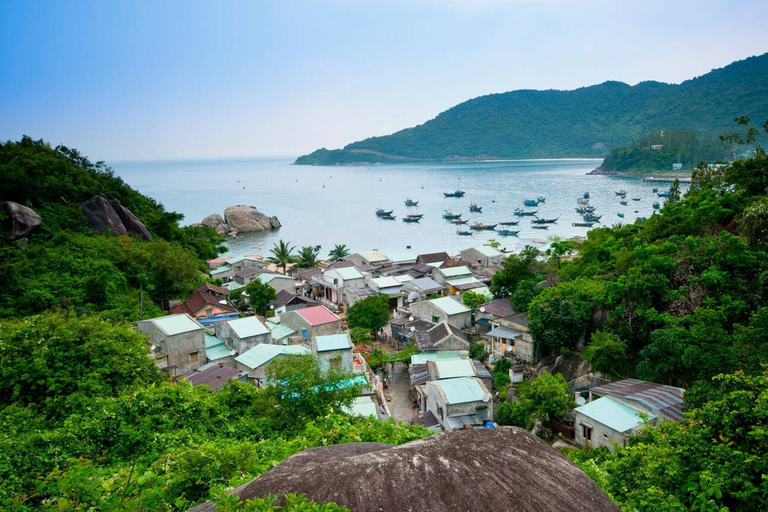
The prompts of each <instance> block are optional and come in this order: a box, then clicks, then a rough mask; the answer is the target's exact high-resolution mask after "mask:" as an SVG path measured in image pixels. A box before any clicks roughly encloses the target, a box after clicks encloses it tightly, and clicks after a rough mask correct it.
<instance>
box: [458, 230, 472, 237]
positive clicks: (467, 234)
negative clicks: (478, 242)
mask: <svg viewBox="0 0 768 512" xmlns="http://www.w3.org/2000/svg"><path fill="white" fill-rule="evenodd" d="M456 234H457V235H461V236H472V232H471V231H456Z"/></svg>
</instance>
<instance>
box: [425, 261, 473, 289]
mask: <svg viewBox="0 0 768 512" xmlns="http://www.w3.org/2000/svg"><path fill="white" fill-rule="evenodd" d="M467 277H472V271H471V270H470V269H469V267H467V266H466V265H461V266H458V267H448V268H438V269H436V270H435V273H434V280H435V281H437V282H438V283H440V284H441V285H443V286H447V285H448V280H449V279H461V278H467Z"/></svg>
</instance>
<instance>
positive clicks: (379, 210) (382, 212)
mask: <svg viewBox="0 0 768 512" xmlns="http://www.w3.org/2000/svg"><path fill="white" fill-rule="evenodd" d="M393 211H395V210H389V211H385V210H384V208H376V215H378V216H379V217H384V216H386V215H392V212H393Z"/></svg>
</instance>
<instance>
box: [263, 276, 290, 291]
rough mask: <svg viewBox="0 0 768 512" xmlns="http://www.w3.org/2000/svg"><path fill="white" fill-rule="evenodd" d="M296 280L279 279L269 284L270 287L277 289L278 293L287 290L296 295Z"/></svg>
mask: <svg viewBox="0 0 768 512" xmlns="http://www.w3.org/2000/svg"><path fill="white" fill-rule="evenodd" d="M296 282H297V281H296V280H295V279H283V278H281V277H277V278H274V279H272V280H271V281H270V282H269V286H271V287H272V288H274V289H275V291H276V292H280V291H281V290H285V291H286V292H288V293H296Z"/></svg>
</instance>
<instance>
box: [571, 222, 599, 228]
mask: <svg viewBox="0 0 768 512" xmlns="http://www.w3.org/2000/svg"><path fill="white" fill-rule="evenodd" d="M594 224H595V223H594V222H572V223H571V226H574V227H577V228H591V227H592V226H593V225H594Z"/></svg>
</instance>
